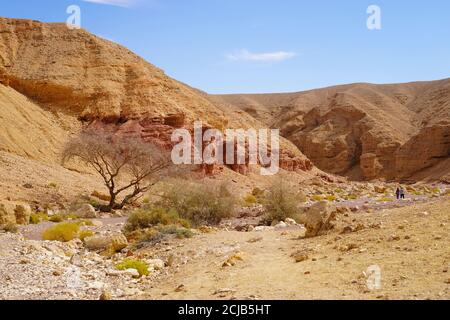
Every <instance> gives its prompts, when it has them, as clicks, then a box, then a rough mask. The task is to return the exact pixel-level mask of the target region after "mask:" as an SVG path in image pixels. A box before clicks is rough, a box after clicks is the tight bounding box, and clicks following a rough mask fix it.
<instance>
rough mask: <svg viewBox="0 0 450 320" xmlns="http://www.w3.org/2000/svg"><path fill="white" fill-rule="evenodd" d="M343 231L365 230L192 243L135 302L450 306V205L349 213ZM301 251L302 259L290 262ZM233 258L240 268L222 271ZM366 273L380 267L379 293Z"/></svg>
mask: <svg viewBox="0 0 450 320" xmlns="http://www.w3.org/2000/svg"><path fill="white" fill-rule="evenodd" d="M349 224H353V225H358V224H360V225H363V226H364V227H363V228H362V229H361V230H360V231H357V232H353V233H350V234H340V233H339V230H336V232H332V233H331V234H329V235H326V236H322V237H317V238H311V239H304V240H299V239H298V238H297V236H298V232H297V231H296V230H289V231H287V230H271V231H263V232H255V231H253V232H236V231H219V232H216V233H214V234H205V235H202V236H198V237H196V238H195V239H193V240H192V241H190V242H188V243H187V244H186V246H184V247H182V248H179V249H177V250H175V252H178V253H179V254H180V255H184V256H189V253H190V252H191V259H190V260H188V261H187V263H186V266H184V267H183V268H181V269H177V270H175V271H174V272H171V273H169V275H168V276H167V277H162V278H160V279H159V280H157V282H156V283H155V285H154V286H153V288H151V289H150V290H149V291H146V294H145V295H143V296H140V297H138V298H140V299H450V274H449V272H450V271H449V268H450V250H449V248H448V243H450V200H446V201H443V200H439V201H433V202H430V203H425V204H415V205H413V206H410V207H404V208H398V209H391V210H384V211H378V212H374V213H355V214H351V215H350V216H349V217H344V218H341V219H340V221H339V228H342V227H343V226H345V225H349ZM430 230H433V232H430ZM299 250H300V252H302V253H304V254H305V255H306V257H307V258H306V259H305V261H302V262H299V263H296V262H295V261H294V258H293V257H292V256H291V255H292V254H293V253H296V252H297V251H299ZM192 252H195V254H194V255H193V254H192ZM235 254H238V255H239V256H240V257H242V261H241V260H238V261H236V264H235V265H234V266H230V267H223V263H224V262H225V261H227V259H228V258H230V257H233V255H235ZM370 266H378V267H379V268H380V272H381V288H380V289H376V290H371V289H369V288H368V286H367V280H368V278H367V277H366V275H367V272H368V268H369V267H370ZM365 273H366V274H365Z"/></svg>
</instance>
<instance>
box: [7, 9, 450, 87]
mask: <svg viewBox="0 0 450 320" xmlns="http://www.w3.org/2000/svg"><path fill="white" fill-rule="evenodd" d="M70 5H77V6H79V7H80V12H81V27H82V28H84V29H87V30H88V31H90V32H92V33H94V34H96V35H99V36H101V37H103V38H107V39H109V40H112V41H114V42H117V43H119V44H121V45H124V46H126V47H127V48H129V49H130V50H132V51H134V52H135V53H137V54H138V55H140V56H142V57H143V58H144V59H146V60H148V61H149V62H151V63H152V64H154V65H156V66H158V67H159V68H161V69H163V70H164V71H165V72H166V73H167V74H168V75H169V76H171V77H173V78H175V79H177V80H179V81H182V82H184V83H186V84H188V85H190V86H193V87H196V88H198V89H201V90H204V91H206V92H208V93H269V92H292V91H302V90H308V89H314V88H321V87H326V86H331V85H337V84H345V83H354V82H371V83H398V82H409V81H419V80H421V81H425V80H437V79H443V78H448V77H450V1H448V0H429V1H408V0H395V1H392V0H371V1H366V0H345V1H335V0H314V1H312V0H310V1H304V0H33V1H29V0H14V1H10V0H8V1H6V0H1V4H0V16H3V17H11V18H12V17H13V18H29V19H35V20H40V21H45V22H65V21H67V19H68V17H69V16H70V14H68V13H67V8H68V7H69V6H70ZM373 5H375V6H376V8H377V11H373ZM369 6H372V7H370V8H372V9H371V10H369V11H368V8H369ZM370 8H369V9H370ZM378 10H379V11H378ZM378 13H379V14H378ZM374 19H375V20H374ZM368 20H369V26H372V27H371V28H370V29H369V28H368ZM373 26H376V27H377V28H375V29H373ZM378 27H380V28H378Z"/></svg>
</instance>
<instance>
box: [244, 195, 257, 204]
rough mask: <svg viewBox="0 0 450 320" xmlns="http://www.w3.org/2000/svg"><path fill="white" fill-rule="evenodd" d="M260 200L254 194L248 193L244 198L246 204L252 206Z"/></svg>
mask: <svg viewBox="0 0 450 320" xmlns="http://www.w3.org/2000/svg"><path fill="white" fill-rule="evenodd" d="M257 202H258V199H257V198H256V197H255V196H254V195H252V194H248V195H247V196H246V197H245V198H244V204H245V205H246V206H252V205H254V204H255V203H257Z"/></svg>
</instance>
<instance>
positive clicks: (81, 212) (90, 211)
mask: <svg viewBox="0 0 450 320" xmlns="http://www.w3.org/2000/svg"><path fill="white" fill-rule="evenodd" d="M75 214H76V215H77V216H78V217H80V218H83V219H92V218H96V217H97V212H95V209H94V207H93V206H91V205H90V204H88V203H86V204H83V205H82V206H81V207H80V208H78V210H77V211H76V212H75Z"/></svg>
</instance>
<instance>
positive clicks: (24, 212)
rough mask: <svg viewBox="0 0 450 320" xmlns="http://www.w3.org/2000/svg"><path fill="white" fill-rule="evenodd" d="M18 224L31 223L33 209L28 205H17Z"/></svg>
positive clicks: (15, 210) (15, 212)
mask: <svg viewBox="0 0 450 320" xmlns="http://www.w3.org/2000/svg"><path fill="white" fill-rule="evenodd" d="M14 215H15V217H16V223H17V224H28V223H29V222H30V216H31V207H30V206H29V205H27V204H17V205H16V207H15V209H14Z"/></svg>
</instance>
